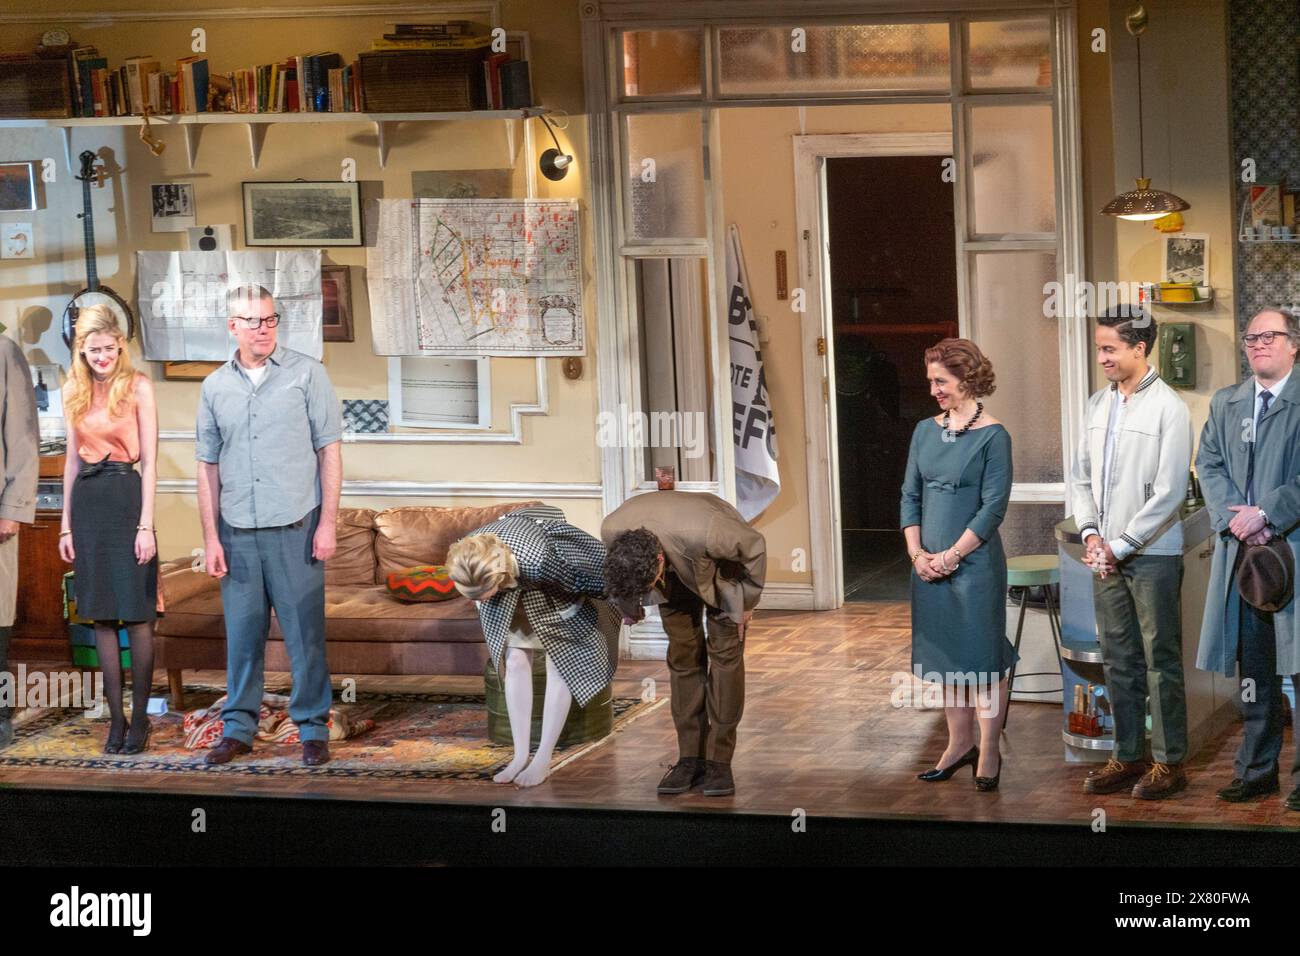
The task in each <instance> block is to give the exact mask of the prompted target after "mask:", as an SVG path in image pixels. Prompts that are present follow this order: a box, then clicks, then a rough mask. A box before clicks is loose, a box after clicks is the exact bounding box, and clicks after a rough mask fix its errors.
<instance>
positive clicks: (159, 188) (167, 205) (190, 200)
mask: <svg viewBox="0 0 1300 956" xmlns="http://www.w3.org/2000/svg"><path fill="white" fill-rule="evenodd" d="M149 193H150V197H151V198H152V200H153V231H154V232H185V231H187V230H188V229H189V228H190V227H191V226H193V225H194V184H193V183H154V184H153V185H151V186H150V187H149Z"/></svg>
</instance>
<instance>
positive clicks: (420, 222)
mask: <svg viewBox="0 0 1300 956" xmlns="http://www.w3.org/2000/svg"><path fill="white" fill-rule="evenodd" d="M581 248H582V247H581V244H580V243H579V240H578V202H577V200H576V199H566V200H535V199H387V200H381V201H380V203H379V225H378V237H377V240H376V242H375V245H374V246H373V247H372V248H371V249H370V250H369V251H368V254H367V285H368V287H369V294H370V321H371V326H370V328H371V341H372V344H373V346H374V350H375V353H376V354H377V355H466V356H483V355H510V356H528V355H582V354H584V352H585V351H586V345H585V342H584V328H585V321H584V318H583V311H582V261H581Z"/></svg>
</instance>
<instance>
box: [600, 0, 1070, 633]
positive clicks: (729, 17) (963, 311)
mask: <svg viewBox="0 0 1300 956" xmlns="http://www.w3.org/2000/svg"><path fill="white" fill-rule="evenodd" d="M1075 8H1076V3H1075V2H1074V0H946V2H945V0H911V2H903V0H802V2H801V3H800V10H799V13H798V15H797V17H796V19H799V20H801V21H802V22H804V23H808V24H811V23H813V22H823V21H824V22H834V23H853V22H891V21H893V22H898V21H906V22H920V21H925V20H934V19H941V20H947V21H948V22H949V25H950V26H949V30H950V33H949V42H950V49H951V50H953V51H954V54H955V55H954V56H953V57H952V62H953V77H952V79H951V83H950V86H949V89H948V91H947V92H945V93H943V94H939V95H928V94H927V95H917V94H915V93H913V94H889V93H874V94H867V95H817V96H804V95H794V96H735V95H733V96H727V97H721V96H718V95H717V93H716V87H715V80H716V75H717V65H716V63H715V62H714V61H715V59H716V57H715V45H716V31H715V30H714V29H712V28H713V27H714V26H717V25H724V24H725V25H732V24H739V23H753V24H767V25H777V24H788V23H790V22H791V20H792V17H791V13H790V5H789V3H788V2H786V0H583V3H582V4H581V7H580V12H581V16H582V29H583V52H584V64H585V67H586V69H585V83H586V100H587V109H588V115H589V117H590V119H591V125H590V128H589V140H588V142H589V150H590V152H589V171H590V177H591V189H592V220H593V223H592V225H593V233H592V234H593V239H594V245H595V249H596V283H597V297H598V299H599V306H600V307H599V312H598V314H599V316H600V317H601V318H600V327H599V330H598V335H597V339H598V346H597V348H598V360H599V365H598V376H599V391H600V407H601V409H618V408H620V407H627V408H632V409H637V408H639V394H640V393H639V390H634V389H633V388H632V387H631V386H632V385H633V384H634V376H635V374H636V373H635V371H634V369H635V368H637V366H636V365H635V364H634V363H635V362H636V361H637V360H638V359H639V356H637V355H636V352H635V344H634V343H635V341H636V336H635V335H634V334H633V333H634V329H633V328H632V326H631V324H630V323H631V322H632V321H634V319H635V317H634V316H633V315H632V314H631V312H630V310H629V308H628V304H627V294H626V292H627V288H628V286H627V283H628V280H629V279H630V278H631V276H630V270H629V269H628V268H625V266H626V260H625V259H622V257H625V256H627V255H629V254H631V255H686V254H698V253H696V252H695V250H696V249H698V245H697V244H696V243H694V242H692V243H690V244H689V246H690V248H691V251H690V252H687V251H686V250H685V249H684V248H682V247H681V246H680V245H666V244H657V245H654V244H652V245H646V246H642V245H641V244H636V245H635V246H633V245H632V244H625V243H624V242H623V241H622V237H623V236H624V235H625V233H624V232H623V222H622V207H621V202H622V192H621V189H622V186H621V180H622V179H623V178H625V173H624V172H623V170H622V168H621V167H620V163H622V161H623V160H622V150H621V143H620V142H619V140H620V138H621V129H622V117H621V113H622V112H623V111H625V110H629V109H635V110H652V109H670V110H676V111H680V110H682V109H689V108H692V106H694V107H695V108H699V109H702V110H703V111H704V117H705V122H706V124H707V128H708V130H709V133H708V135H707V136H706V138H705V149H706V154H705V164H704V168H705V175H706V178H707V182H706V190H705V194H706V197H707V199H708V201H709V203H710V206H711V208H709V209H707V210H706V220H707V221H708V222H709V224H710V227H711V231H710V233H709V235H708V237H707V245H708V247H709V249H708V255H709V257H710V259H711V263H712V266H713V268H711V269H710V276H711V277H712V280H713V281H712V285H714V286H715V288H712V289H710V308H711V314H710V316H709V321H710V323H711V328H713V329H718V328H719V319H722V320H725V315H726V312H725V303H724V302H722V301H721V299H720V295H721V294H722V293H724V292H725V289H724V285H725V276H724V275H720V274H719V267H720V264H721V267H722V268H725V255H724V249H725V247H724V243H725V240H726V235H725V224H724V223H723V222H722V221H721V183H720V182H719V181H718V180H717V179H716V178H714V177H712V176H710V170H709V167H710V157H713V158H714V162H716V157H717V156H718V155H720V153H719V152H718V149H719V143H718V139H719V137H718V124H717V122H716V110H717V109H718V108H721V107H724V106H727V107H743V106H766V105H794V106H810V105H828V104H846V103H859V104H861V103H947V104H950V105H951V107H952V109H953V129H952V136H953V141H954V143H955V144H956V145H955V149H956V150H957V155H958V156H959V157H961V156H962V154H963V152H964V150H963V139H964V132H965V111H966V108H967V104H968V103H971V102H981V101H982V102H989V103H992V102H997V101H998V100H1002V101H1008V102H1009V101H1010V100H1008V99H1007V98H1008V97H1011V98H1034V97H1036V98H1037V99H1038V100H1039V101H1041V100H1042V98H1043V97H1044V96H1047V97H1049V98H1050V101H1051V102H1052V104H1053V118H1054V139H1055V146H1056V149H1055V161H1056V168H1055V170H1054V175H1055V179H1056V182H1057V184H1058V188H1057V200H1056V201H1057V210H1056V212H1057V231H1056V235H1055V236H1054V237H1053V238H1052V240H1051V241H1048V242H1047V243H1046V245H1047V247H1049V248H1052V247H1054V248H1055V251H1056V254H1057V275H1058V280H1059V281H1062V282H1064V281H1065V279H1064V277H1065V276H1067V275H1073V276H1075V277H1076V278H1078V277H1082V276H1083V275H1084V269H1083V265H1084V244H1083V239H1084V236H1083V210H1082V196H1083V187H1082V182H1083V177H1082V169H1081V160H1080V152H1081V150H1080V131H1079V106H1078V64H1077V59H1076V49H1075V39H1076V38H1075V32H1076V24H1077V12H1076V9H1075ZM1044 14H1046V15H1048V16H1050V18H1051V23H1052V37H1051V56H1052V64H1051V65H1052V88H1051V92H1050V93H1048V94H1043V93H1042V92H1039V91H1029V90H1021V89H1015V90H1001V89H997V90H987V91H984V90H981V91H970V90H968V89H967V84H966V76H965V73H964V70H965V60H966V58H965V56H964V43H965V30H964V29H963V26H962V25H963V23H964V21H965V20H967V19H972V20H988V19H1003V18H1005V19H1016V18H1019V17H1028V16H1034V15H1044ZM675 27H678V28H680V27H699V28H701V30H702V34H701V54H702V55H701V69H702V72H703V73H704V84H705V85H704V87H703V89H702V95H700V96H674V97H672V98H671V100H670V98H667V97H663V98H658V97H656V98H646V97H636V98H623V97H622V96H621V70H622V57H621V46H620V45H619V33H618V31H619V30H621V29H647V30H648V29H672V28H675ZM963 162H964V160H963ZM965 178H966V177H965V176H960V175H959V182H958V195H957V196H956V197H955V199H956V200H957V202H958V203H959V204H960V205H959V207H958V210H959V212H958V214H959V215H961V216H964V212H965V208H966V203H967V201H968V199H967V195H966V183H965ZM959 225H960V226H961V229H960V231H959V235H958V237H957V238H958V244H957V250H956V254H957V256H958V270H957V274H958V283H959V323H960V325H959V327H960V328H961V330H962V333H963V334H966V333H967V332H968V331H969V330H970V325H971V322H970V312H969V299H968V295H969V292H970V289H969V285H970V277H969V273H968V263H967V261H966V260H967V258H968V257H969V256H970V254H972V253H973V252H976V251H982V250H981V247H983V246H984V245H985V243H987V242H990V241H993V242H997V243H998V246H997V248H999V249H1010V248H1013V245H1014V244H1016V243H1019V242H1021V241H1028V242H1030V243H1032V244H1033V246H1034V247H1035V248H1037V247H1038V246H1040V245H1042V244H1043V243H1044V240H1043V239H1042V238H1040V237H1034V238H1032V239H1027V240H1022V239H1020V238H1019V237H980V239H979V241H978V242H977V241H974V240H973V239H971V238H968V237H967V235H966V233H965V227H964V223H963V224H959ZM802 254H805V253H804V251H803V250H801V255H802ZM1065 298H1067V299H1068V297H1065ZM1073 305H1074V303H1072V302H1066V303H1065V310H1066V312H1065V315H1064V316H1062V318H1061V319H1060V321H1061V323H1062V326H1063V327H1062V330H1061V335H1060V336H1059V337H1058V338H1059V343H1060V354H1059V361H1060V370H1061V435H1062V459H1063V460H1062V468H1063V472H1062V474H1063V475H1065V474H1068V469H1069V459H1070V456H1071V455H1072V453H1073V450H1074V448H1075V447H1076V445H1077V441H1078V434H1079V431H1080V423H1081V420H1082V414H1083V408H1084V405H1085V403H1086V400H1087V396H1088V388H1089V377H1088V368H1089V365H1088V362H1089V357H1090V346H1089V336H1088V325H1087V319H1086V317H1082V316H1078V315H1075V314H1074V312H1073ZM804 338H805V341H804V343H803V344H804V347H805V351H806V350H807V349H808V347H809V343H808V342H807V341H806V338H807V336H806V335H805V336H804ZM716 352H717V350H715V354H714V355H713V357H712V358H713V361H714V362H715V368H717V367H725V366H722V365H721V363H720V361H719V359H720V356H719V355H718V354H716ZM806 361H807V356H805V362H806ZM713 381H714V389H715V391H714V395H713V400H714V405H715V408H726V407H729V401H730V400H729V390H728V389H727V383H728V381H729V378H728V377H727V376H716V375H715V377H714V380H713ZM815 390H816V384H815V380H813V381H811V382H810V381H805V399H806V400H807V393H808V392H810V391H815ZM715 417H721V416H717V415H715ZM724 425H725V427H722V428H719V429H718V430H716V431H715V436H716V441H717V448H716V449H715V451H716V453H717V454H716V461H717V467H718V468H719V469H720V473H719V475H718V478H719V481H718V482H717V492H718V493H719V494H721V495H722V496H723V497H725V498H727V499H728V500H730V501H733V502H734V500H735V482H734V473H733V469H734V454H733V451H732V443H731V440H730V436H731V427H730V422H729V421H726V420H725V419H724ZM805 427H806V428H807V429H808V431H809V433H810V434H811V432H812V430H813V429H814V428H816V427H817V423H816V422H815V421H806V422H805ZM812 454H813V449H812V448H811V447H810V448H809V455H810V456H811V455H812ZM631 457H632V456H631V455H630V454H624V453H620V450H618V449H602V481H603V488H604V494H603V498H604V504H605V508H606V510H612V509H613V508H616V507H617V506H618V505H620V504H622V502H623V501H624V500H626V498H627V497H628V496H629V495H631V494H634V493H636V492H638V491H639V490H641V489H640V488H639V487H636V486H635V483H633V482H632V481H631V480H630V479H631V477H632V476H633V475H634V474H636V472H634V471H632V470H630V469H631V466H632V464H633V463H632V462H631ZM709 490H713V489H709ZM1012 500H1013V501H1038V502H1057V503H1062V504H1064V501H1065V487H1064V481H1062V482H1060V483H1056V482H1052V483H1045V484H1040V485H1027V484H1021V485H1017V486H1016V487H1015V488H1014V490H1013V496H1012ZM809 511H810V514H809V519H810V522H811V523H812V524H814V525H815V524H816V523H817V522H818V521H819V520H821V519H820V518H819V515H818V513H817V511H816V510H815V508H814V507H813V503H812V502H810V508H809ZM836 566H837V564H832V565H831V566H830V568H828V567H826V566H824V565H823V566H821V567H818V566H817V562H816V561H815V562H814V567H813V578H814V587H815V589H816V591H817V593H818V595H819V598H818V600H817V602H816V605H815V606H816V607H818V608H821V607H834V606H838V603H839V600H840V598H839V594H838V592H839V590H840V589H839V582H838V575H835V574H830V570H831V568H834V567H836ZM828 576H830V577H832V578H834V579H836V580H835V581H834V586H833V587H832V588H831V590H830V594H829V597H827V593H826V587H825V584H826V581H825V579H826V578H827V577H828Z"/></svg>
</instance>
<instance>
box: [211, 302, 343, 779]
mask: <svg viewBox="0 0 1300 956" xmlns="http://www.w3.org/2000/svg"><path fill="white" fill-rule="evenodd" d="M226 304H227V307H228V309H229V312H230V318H229V320H228V327H229V329H230V331H231V333H232V334H233V335H234V336H235V341H236V342H237V343H238V344H239V349H238V351H236V352H235V355H234V357H232V358H231V360H230V361H229V362H226V363H224V364H223V365H221V366H219V367H218V368H217V369H216V370H215V371H214V372H213V373H212V374H211V375H209V376H208V377H207V378H206V379H204V381H203V388H202V390H201V391H200V394H199V414H198V422H197V424H196V426H195V432H196V439H195V440H196V446H195V457H196V458H197V459H198V462H199V466H198V491H199V516H200V518H201V519H202V521H203V548H204V555H205V561H206V564H207V571H208V574H210V575H212V576H213V577H214V578H218V579H220V581H221V602H222V606H223V608H224V611H225V619H226V679H227V698H226V706H225V709H224V710H222V712H221V718H222V720H223V721H224V722H225V734H224V736H223V738H222V740H221V743H219V744H218V745H217V746H216V747H214V748H213V749H212V750H211V751H209V752H208V756H207V762H208V763H210V764H221V763H227V762H229V761H230V760H232V759H234V758H235V757H237V756H241V755H243V754H246V753H249V752H250V751H251V750H252V746H253V737H254V735H255V734H256V732H257V720H258V712H259V709H260V707H261V704H262V693H263V684H264V672H265V651H266V638H267V632H268V630H269V628H270V623H271V618H270V612H271V608H275V616H276V620H277V621H279V623H280V631H281V633H282V634H283V636H284V646H285V650H287V651H288V653H289V662H290V665H291V667H292V669H293V692H292V696H291V697H290V699H289V717H290V718H291V719H292V720H293V722H294V723H295V724H297V725H298V733H299V737H300V738H301V739H302V751H303V763H304V764H306V765H307V766H318V765H320V764H323V763H326V762H328V760H329V743H328V741H329V726H328V724H329V712H330V703H331V700H332V692H331V688H330V675H329V667H328V665H327V664H326V660H325V561H327V560H328V559H329V558H330V557H331V556H332V555H333V554H334V548H335V520H336V518H337V516H338V507H339V487H340V485H341V483H342V472H343V459H342V454H341V451H340V448H341V446H340V442H341V441H342V438H343V422H342V415H341V413H340V407H339V401H338V398H337V397H336V396H335V394H334V388H333V386H331V385H330V380H329V376H328V375H326V373H325V367H324V366H323V365H321V364H320V363H319V362H317V361H315V360H314V359H311V358H309V357H307V356H306V355H303V354H301V353H300V352H295V351H293V350H292V349H287V348H285V347H284V346H281V345H277V344H276V327H277V326H278V325H279V321H280V319H279V315H278V314H277V313H276V311H275V299H274V298H273V297H272V295H271V293H270V292H268V291H266V289H264V288H262V287H261V286H240V287H238V288H235V289H232V290H231V291H230V293H229V295H228V296H227V297H226Z"/></svg>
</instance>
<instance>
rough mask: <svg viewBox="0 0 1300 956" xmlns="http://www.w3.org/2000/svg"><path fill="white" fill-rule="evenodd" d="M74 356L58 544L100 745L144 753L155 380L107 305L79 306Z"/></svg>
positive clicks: (154, 593) (154, 576)
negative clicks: (104, 735)
mask: <svg viewBox="0 0 1300 956" xmlns="http://www.w3.org/2000/svg"><path fill="white" fill-rule="evenodd" d="M72 356H73V357H72V369H71V372H70V374H69V376H68V381H67V382H66V383H65V384H64V386H63V409H64V417H65V419H66V421H67V425H68V458H67V465H66V466H65V468H64V472H63V529H62V531H60V532H59V554H60V555H61V556H62V557H63V560H64V561H67V562H69V563H70V564H72V565H73V568H74V570H75V571H76V575H75V582H76V597H77V613H78V614H80V615H81V616H82V617H84V618H89V619H91V620H93V621H94V622H95V644H96V647H97V648H98V650H99V665H100V668H101V669H102V670H103V672H104V688H105V694H106V696H107V697H108V706H109V711H110V714H111V717H112V721H111V726H110V729H109V734H108V740H107V742H106V743H105V745H104V752H105V753H140V752H141V751H143V750H145V749H146V748H147V747H148V746H149V732H150V724H149V713H148V707H149V691H150V688H151V686H152V684H153V659H154V653H153V625H154V620H155V619H156V618H157V604H158V557H157V552H158V549H157V544H156V542H155V539H154V528H153V515H154V488H155V486H156V483H157V458H158V414H157V409H156V406H155V404H154V395H153V384H152V383H151V382H150V381H149V379H148V378H147V377H145V376H144V375H142V374H140V373H139V372H137V371H135V369H134V368H133V367H132V365H131V356H130V354H129V353H128V352H127V349H126V336H124V335H123V334H122V330H121V329H120V328H119V327H118V325H117V319H116V317H115V316H114V315H113V313H112V312H111V311H110V310H109V309H108V308H107V307H106V306H91V307H89V308H86V309H82V310H81V314H80V315H79V316H78V317H77V328H76V339H75V341H74V343H73V347H72ZM137 464H138V465H139V466H140V469H139V471H137V470H136V468H135V466H136V465H137ZM119 621H121V622H123V623H124V624H125V625H126V627H127V632H128V634H129V636H130V641H131V690H132V701H131V721H130V727H129V729H128V726H127V721H126V716H125V714H124V712H123V707H122V663H121V657H120V655H119V651H118V637H117V629H118V622H119Z"/></svg>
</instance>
